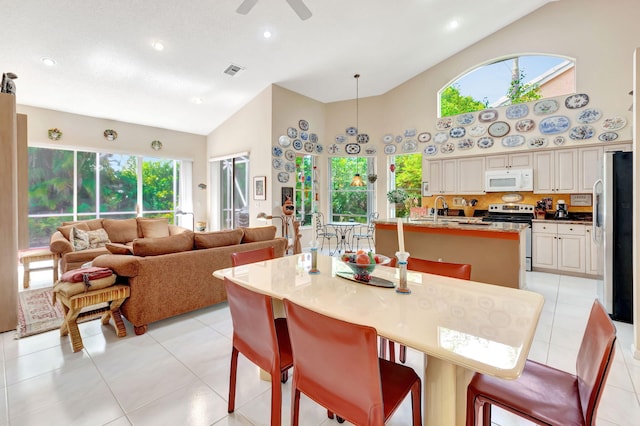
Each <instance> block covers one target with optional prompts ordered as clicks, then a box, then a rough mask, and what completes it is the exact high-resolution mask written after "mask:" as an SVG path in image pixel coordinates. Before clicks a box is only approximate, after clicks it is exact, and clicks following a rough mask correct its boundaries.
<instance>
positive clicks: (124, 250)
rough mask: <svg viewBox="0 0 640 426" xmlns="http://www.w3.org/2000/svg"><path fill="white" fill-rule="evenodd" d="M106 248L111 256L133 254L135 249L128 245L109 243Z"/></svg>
mask: <svg viewBox="0 0 640 426" xmlns="http://www.w3.org/2000/svg"><path fill="white" fill-rule="evenodd" d="M105 247H106V248H107V250H109V253H111V254H133V248H132V247H130V246H128V245H126V244H119V243H108V244H106V245H105Z"/></svg>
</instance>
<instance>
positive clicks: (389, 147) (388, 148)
mask: <svg viewBox="0 0 640 426" xmlns="http://www.w3.org/2000/svg"><path fill="white" fill-rule="evenodd" d="M396 149H397V148H396V145H385V146H384V153H385V154H387V155H391V154H395V152H396Z"/></svg>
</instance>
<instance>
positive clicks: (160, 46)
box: [151, 41, 164, 52]
mask: <svg viewBox="0 0 640 426" xmlns="http://www.w3.org/2000/svg"><path fill="white" fill-rule="evenodd" d="M151 45H152V46H153V48H154V49H156V50H157V51H158V52H159V51H161V50H163V49H164V44H162V42H161V41H154V42H153V43H152V44H151Z"/></svg>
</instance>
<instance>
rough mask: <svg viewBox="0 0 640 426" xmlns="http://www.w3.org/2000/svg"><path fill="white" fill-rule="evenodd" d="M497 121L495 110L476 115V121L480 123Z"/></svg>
mask: <svg viewBox="0 0 640 426" xmlns="http://www.w3.org/2000/svg"><path fill="white" fill-rule="evenodd" d="M497 119H498V111H497V110H495V109H487V110H484V111H480V112H479V113H478V121H480V122H481V123H491V122H492V121H496V120H497Z"/></svg>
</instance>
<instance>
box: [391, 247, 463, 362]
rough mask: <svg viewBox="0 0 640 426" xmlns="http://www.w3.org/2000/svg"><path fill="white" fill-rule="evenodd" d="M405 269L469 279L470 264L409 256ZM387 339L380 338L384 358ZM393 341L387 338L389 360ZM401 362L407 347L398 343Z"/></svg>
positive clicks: (395, 260) (394, 261) (392, 349)
mask: <svg viewBox="0 0 640 426" xmlns="http://www.w3.org/2000/svg"><path fill="white" fill-rule="evenodd" d="M396 262H397V259H396V258H392V259H391V262H389V266H392V267H395V266H396ZM407 269H408V270H410V271H417V272H424V273H427V274H434V275H442V276H445V277H451V278H459V279H461V280H470V279H471V265H469V264H466V263H452V262H436V261H434V260H427V259H419V258H417V257H410V258H409V261H408V262H407ZM386 344H387V339H385V338H383V337H381V338H380V356H382V357H383V358H386ZM395 346H396V345H395V343H394V342H392V341H390V340H389V360H390V361H395V360H396V350H395ZM398 358H399V359H400V362H401V363H403V364H404V363H405V362H406V361H407V347H406V346H404V345H400V354H399V356H398Z"/></svg>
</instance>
